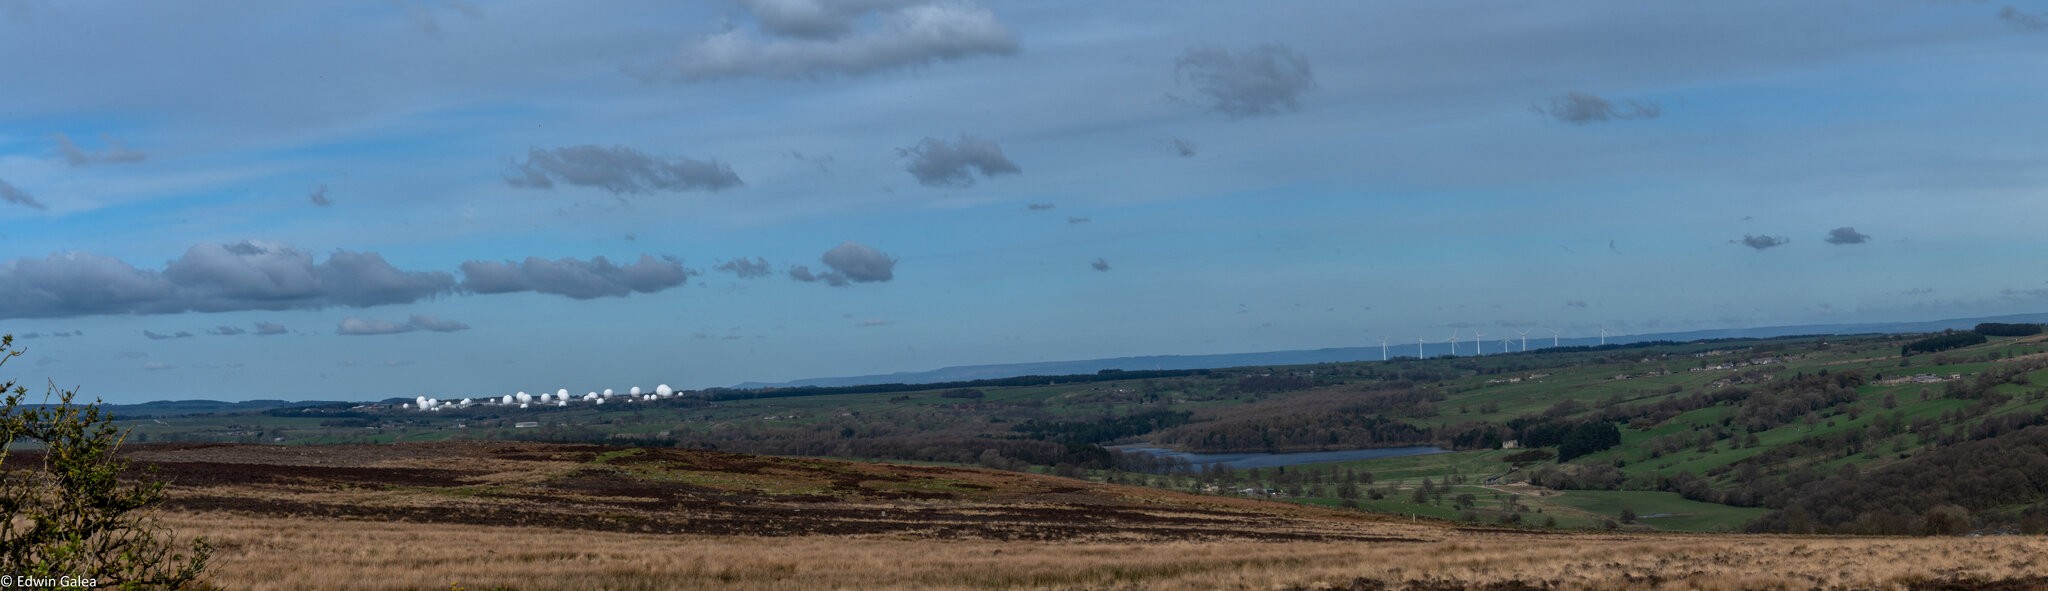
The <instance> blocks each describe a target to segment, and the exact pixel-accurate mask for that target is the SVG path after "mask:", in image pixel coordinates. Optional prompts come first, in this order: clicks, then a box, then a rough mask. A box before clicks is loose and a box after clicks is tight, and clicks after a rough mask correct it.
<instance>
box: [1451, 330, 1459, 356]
mask: <svg viewBox="0 0 2048 591" xmlns="http://www.w3.org/2000/svg"><path fill="white" fill-rule="evenodd" d="M1451 356H1452V357H1457V356H1458V331H1455V330H1454V331H1451Z"/></svg>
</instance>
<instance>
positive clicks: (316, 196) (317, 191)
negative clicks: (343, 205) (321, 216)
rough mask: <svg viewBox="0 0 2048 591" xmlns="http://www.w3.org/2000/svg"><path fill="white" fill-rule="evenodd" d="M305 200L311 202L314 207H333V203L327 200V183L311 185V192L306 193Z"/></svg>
mask: <svg viewBox="0 0 2048 591" xmlns="http://www.w3.org/2000/svg"><path fill="white" fill-rule="evenodd" d="M306 198H307V199H311V200H313V204H314V205H318V206H321V207H327V206H329V205H334V201H333V200H330V199H328V198H327V183H320V184H317V185H313V191H312V192H311V193H307V194H306Z"/></svg>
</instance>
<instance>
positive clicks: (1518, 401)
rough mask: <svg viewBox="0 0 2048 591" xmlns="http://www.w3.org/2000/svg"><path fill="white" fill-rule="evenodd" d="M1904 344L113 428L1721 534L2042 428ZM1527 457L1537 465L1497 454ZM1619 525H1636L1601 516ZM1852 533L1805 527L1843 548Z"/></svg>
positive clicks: (2022, 394)
mask: <svg viewBox="0 0 2048 591" xmlns="http://www.w3.org/2000/svg"><path fill="white" fill-rule="evenodd" d="M1917 340H1920V337H1918V336H1910V335H1893V336H1885V335H1869V336H1854V337H1823V336H1815V337H1789V338H1781V339H1769V340H1731V341H1715V342H1694V343H1649V344H1638V345H1630V346H1610V347H1594V348H1586V347H1576V348H1562V349H1538V350H1531V351H1529V352H1526V353H1524V352H1516V353H1507V354H1497V355H1487V356H1484V357H1461V358H1437V359H1427V360H1418V359H1397V360H1395V361H1391V362H1358V363H1333V364H1319V365H1312V366H1292V367H1248V368H1234V369H1227V370H1214V371H1205V372H1174V373H1167V374H1133V375H1137V376H1142V377H1132V376H1119V375H1116V374H1111V373H1106V374H1101V375H1090V376H1074V377H1065V378H1063V377H1057V376H1054V377H1036V378H1028V379H1023V380H1017V379H1011V380H1008V381H1003V382H988V383H962V384H948V385H946V387H944V388H938V389H927V390H910V389H906V388H903V387H887V388H880V389H879V390H881V391H876V390H877V389H878V388H876V387H861V388H849V389H829V388H827V389H796V390H781V391H768V392H752V393H749V392H736V391H713V392H699V393H686V394H685V395H683V396H679V397H677V398H673V399H667V400H660V401H654V402H633V403H615V404H607V405H603V406H594V405H588V404H572V405H571V406H568V407H560V408H557V407H542V408H533V409H516V408H510V407H503V406H473V407H469V408H462V409H450V410H448V411H443V412H434V413H425V412H419V411H417V410H406V409H396V408H390V407H378V406H369V407H361V408H354V407H349V406H328V407H317V408H312V409H277V410H270V411H266V412H258V413H235V414H215V415H195V416H183V417H168V418H159V419H149V420H136V421H131V422H130V425H131V426H133V427H134V428H135V433H136V439H138V440H145V441H188V442H190V441H202V442H249V443H257V442H260V443H273V444H286V445H298V444H335V443H390V442H401V441H404V442H415V441H448V440H536V441H575V442H592V443H606V444H630V445H652V446H660V447H688V448H703V449H718V450H726V451H740V452H749V453H768V454H782V455H793V456H823V457H840V458H861V459H885V460H894V461H917V462H931V463H938V464H948V465H979V466H986V467H995V468H1004V469H1010V470H1032V471H1041V472H1056V473H1059V474H1064V475H1069V476H1085V477H1088V478H1093V479H1097V480H1113V481H1116V482H1126V483H1133V484H1141V485H1147V486H1154V487H1164V488H1170V489H1174V490H1180V491H1184V492H1192V493H1198V494H1210V495H1238V496H1242V495H1245V494H1247V493H1246V492H1245V491H1246V489H1251V491H1252V492H1251V493H1250V494H1254V495H1256V496H1260V497H1277V498H1284V499H1286V500H1290V501H1295V502H1300V503H1307V504H1314V505H1326V506H1334V507H1356V508H1359V509H1363V510H1371V511H1381V512H1388V513H1397V514H1414V515H1424V516H1435V517H1443V518H1448V519H1460V520H1480V521H1486V522H1489V523H1494V524H1510V525H1519V526H1525V527H1548V526H1554V527H1564V528H1572V527H1585V528H1613V529H1664V530H1681V531H1734V530H1740V529H1743V528H1744V527H1746V526H1750V525H1752V524H1758V525H1759V526H1770V527H1778V526H1774V525H1771V524H1782V523H1784V522H1783V521H1782V520H1777V519H1769V520H1762V521H1759V520H1758V518H1759V517H1761V516H1764V515H1765V514H1766V513H1767V512H1769V511H1772V510H1779V509H1784V508H1786V507H1788V506H1790V505H1793V504H1796V499H1799V498H1803V497H1802V495H1807V494H1811V493H1810V492H1807V489H1808V488H1809V487H1811V486H1818V484H1816V483H1820V482H1822V481H1825V480H1828V479H1834V478H1840V477H1842V476H1843V475H1844V474H1850V475H1855V474H1868V473H1873V472H1874V471H1884V470H1893V469H1901V470H1903V469H1908V468H1909V467H1910V466H1911V465H1913V464H1915V463H1916V462H1925V461H1932V460H1916V458H1921V457H1922V456H1923V455H1925V454H1927V453H1928V452H1929V451H1932V450H1937V449H1941V448H1945V447H1950V446H1956V445H1959V444H1963V443H1968V442H1972V441H1978V440H1984V439H1988V438H1995V437H1999V436H2001V435H2002V434H2005V433H2008V432H2013V431H2019V430H2026V429H2033V428H2036V425H2037V424H2038V423H2040V422H2041V417H2043V416H2044V411H2048V387H2044V386H2048V354H2044V352H2048V342H2044V341H2043V337H2042V336H2041V335H2030V336H2020V337H2001V336H1992V337H1988V338H1986V339H1985V340H1984V342H1983V343H1981V344H1975V345H1968V346H1964V347H1961V348H1956V349H1948V350H1943V351H1939V352H1935V353H1922V354H1914V355H1911V356H1907V357H1902V356H1901V352H1902V349H1905V348H1907V346H1908V345H1909V344H1911V343H1914V342H1915V341H1917ZM1951 340H1952V339H1951ZM1040 380H1042V382H1040ZM520 422H531V423H535V424H537V425H538V426H536V427H531V428H520V427H517V426H515V424H516V423H520ZM1136 441H1148V442H1152V443H1155V444H1160V445H1169V446H1174V447H1178V448H1180V449H1185V450H1189V451H1209V452H1294V451H1311V450H1330V449H1357V448H1371V447H1395V446H1407V445H1436V446H1440V447H1443V448H1446V449H1451V450H1453V452H1452V453H1449V454H1442V455H1436V456H1427V457H1422V458H1413V457H1411V458H1387V459H1378V460H1370V461H1360V462H1343V463H1328V464H1313V465H1304V466H1294V467H1290V468H1288V469H1285V470H1279V469H1266V470H1258V471H1248V470H1227V469H1224V470H1219V469H1214V468H1210V469H1199V468H1197V467H1188V466H1173V465H1164V464H1161V463H1159V462H1156V461H1150V460H1149V458H1147V457H1137V456H1121V455H1118V454H1115V453H1113V452H1110V451H1108V450H1106V449H1104V448H1103V447H1102V446H1104V445H1107V444H1111V443H1128V442H1136ZM1511 445H1512V446H1514V447H1516V448H1517V449H1501V448H1503V447H1507V446H1511ZM1531 448H1535V449H1540V450H1543V451H1544V452H1546V453H1548V454H1549V457H1545V458H1541V459H1531V458H1529V457H1526V456H1517V455H1516V454H1519V453H1522V452H1525V451H1527V450H1529V449H1531ZM1558 456H1562V457H1563V458H1565V459H1566V460H1567V461H1563V462H1560V461H1558V460H1557V459H1556V458H1557V457H1558ZM1516 457H1519V458H1521V459H1519V460H1516V459H1514V458H1516ZM1269 490H1270V491H1271V492H1270V493H1269V492H1268V491H1269ZM1418 493H1420V494H1418ZM2039 501H2040V499H2038V498H2025V499H2007V500H2006V502H2005V503H2004V504H2003V505H2000V506H1998V507H1983V508H1979V509H1973V510H1971V511H1969V517H1968V520H1969V522H1970V523H1969V526H1970V528H1971V529H1975V528H1982V527H2000V526H2004V525H2011V526H2014V527H2018V526H2019V525H2020V524H2021V522H2022V521H2025V519H2026V517H2027V516H2028V515H2030V514H2031V513H2029V512H2030V511H2035V509H2034V507H2035V506H2036V505H2037V504H2038V503H2039ZM1893 509H1894V508H1887V509H1885V511H1892V510H1893ZM1896 509H1897V510H1898V511H1904V512H1908V513H1911V514H1909V515H1900V516H1899V517H1900V520H1901V521H1900V522H1904V523H1912V524H1914V527H1912V528H1908V529H1913V530H1915V531H1896V532H1888V533H1917V530H1919V529H1921V528H1920V527H1919V526H1920V525H1921V522H1922V521H1924V520H1925V515H1923V514H1925V513H1926V512H1927V511H1929V510H1931V507H1919V508H1914V507H1900V508H1896ZM1623 510H1627V512H1628V513H1632V514H1634V515H1636V516H1637V518H1636V519H1631V520H1624V519H1623V512H1624V511H1623ZM1653 515H1654V516H1655V517H1649V516H1653ZM1858 517H1859V516H1857V515H1850V516H1847V517H1842V516H1839V515H1835V516H1810V519H1808V520H1807V521H1806V522H1805V523H1807V524H1808V527H1820V528H1841V527H1843V524H1844V523H1847V522H1850V521H1854V520H1856V519H1857V518H1858ZM1872 522H1873V523H1875V521H1872ZM1887 522H1889V521H1887ZM1845 531H1846V530H1845ZM1863 531H1873V532H1876V531H1877V530H1863Z"/></svg>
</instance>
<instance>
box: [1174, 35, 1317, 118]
mask: <svg viewBox="0 0 2048 591" xmlns="http://www.w3.org/2000/svg"><path fill="white" fill-rule="evenodd" d="M1173 71H1174V77H1175V79H1176V80H1177V81H1178V82H1179V83H1180V84H1181V85H1183V86H1187V87H1189V88H1190V89H1192V90H1194V92H1195V93H1196V94H1198V95H1200V96H1199V97H1198V101H1199V102H1200V103H1201V105H1202V106H1204V107H1208V108H1209V110H1212V111H1216V112H1218V113H1222V114H1224V115H1228V116H1231V117H1250V116H1256V115H1275V114H1279V113H1285V112H1290V111H1299V110H1301V95H1302V94H1303V93H1306V92H1308V91H1310V90H1314V89H1315V87H1316V76H1315V72H1314V71H1313V70H1311V69H1310V68H1309V65H1308V58H1307V57H1304V56H1302V55H1301V54H1300V53H1297V52H1295V51H1294V50H1293V49H1289V48H1288V47H1287V46H1286V45H1281V44H1278V43H1268V44H1265V45H1260V46H1258V47H1253V48H1251V49H1246V50H1242V51H1231V50H1229V49H1224V48H1221V47H1213V46H1205V47H1191V48H1188V50H1187V51H1185V52H1182V53H1181V54H1180V57H1179V58H1178V59H1175V60H1174V69H1173Z"/></svg>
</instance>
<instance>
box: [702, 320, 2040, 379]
mask: <svg viewBox="0 0 2048 591" xmlns="http://www.w3.org/2000/svg"><path fill="white" fill-rule="evenodd" d="M1983 322H2014V323H2017V322H2048V313H2036V314H2013V315H2008V316H1990V317H1983V318H1953V319H1948V320H1928V321H1920V322H1869V323H1856V324H1803V325H1796V326H1764V327H1757V328H1723V329H1712V330H1694V331H1686V332H1667V333H1655V334H1640V335H1608V337H1607V342H1608V343H1613V344H1620V343H1635V342H1642V341H1680V342H1684V341H1697V340H1704V339H1761V338H1771V337H1782V336H1791V335H1818V334H1891V333H1919V332H1940V331H1943V330H1949V329H1967V328H1971V327H1974V326H1976V325H1977V324H1979V323H1983ZM1529 337H1530V338H1529V344H1530V347H1529V348H1530V350H1535V349H1536V348H1538V347H1539V346H1549V344H1550V337H1549V336H1548V335H1545V336H1544V337H1543V338H1542V339H1537V338H1535V337H1536V335H1535V334H1530V335H1529ZM1539 341H1540V343H1541V344H1540V345H1539ZM1517 342H1518V343H1519V340H1518V341H1517ZM1495 343H1497V341H1495ZM1599 343H1600V339H1599V338H1597V337H1592V338H1574V339H1559V341H1558V345H1560V346H1566V347H1571V346H1583V345H1596V344H1599ZM1496 346H1497V345H1496ZM1470 347H1471V344H1470V342H1466V343H1461V344H1460V350H1461V351H1469V350H1470ZM1388 349H1389V351H1390V353H1391V354H1392V355H1394V356H1396V357H1399V356H1403V355H1405V356H1409V357H1413V356H1414V355H1415V344H1414V343H1408V344H1406V345H1403V344H1401V343H1388ZM1449 352H1450V346H1449V345H1446V344H1444V343H1441V342H1436V343H1427V344H1425V345H1424V346H1423V353H1424V354H1425V355H1429V356H1437V355H1443V354H1447V353H1449ZM1379 358H1380V348H1379V347H1378V346H1371V347H1339V348H1332V349H1302V350H1293V351H1266V352H1259V353H1218V354H1213V355H1147V356H1140V357H1112V358H1108V359H1081V360H1074V361H1040V362H1033V363H1001V364H993V365H962V366H954V367H942V368H938V369H934V370H929V371H914V372H897V373H889V374H878V375H865V376H847V377H830V378H809V379H802V380H792V381H788V382H782V383H765V382H745V383H741V384H738V385H735V386H733V388H737V389H747V390H752V389H761V388H793V387H803V386H819V387H833V386H865V385H869V384H925V383H933V382H961V381H969V380H987V379H996V378H1008V377H1016V376H1028V375H1073V374H1086V373H1095V372H1098V371H1102V370H1105V369H1123V370H1144V369H1217V368H1224V367H1242V366H1251V365H1302V364H1311V363H1332V362H1345V361H1371V360H1377V359H1379Z"/></svg>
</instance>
